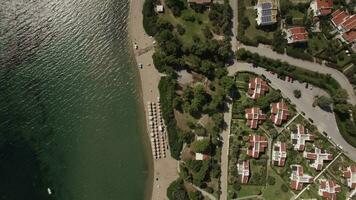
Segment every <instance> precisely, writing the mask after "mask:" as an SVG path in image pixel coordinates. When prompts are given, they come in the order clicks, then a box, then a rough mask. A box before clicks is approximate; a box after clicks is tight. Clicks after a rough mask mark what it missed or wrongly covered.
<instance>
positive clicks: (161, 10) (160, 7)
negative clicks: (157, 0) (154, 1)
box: [156, 5, 164, 13]
mask: <svg viewBox="0 0 356 200" xmlns="http://www.w3.org/2000/svg"><path fill="white" fill-rule="evenodd" d="M156 12H157V13H163V12H164V7H163V5H157V6H156Z"/></svg>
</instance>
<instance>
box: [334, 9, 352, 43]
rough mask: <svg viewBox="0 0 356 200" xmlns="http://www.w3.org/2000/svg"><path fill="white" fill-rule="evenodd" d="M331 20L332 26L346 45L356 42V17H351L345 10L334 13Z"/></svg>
mask: <svg viewBox="0 0 356 200" xmlns="http://www.w3.org/2000/svg"><path fill="white" fill-rule="evenodd" d="M331 15H332V18H331V22H332V24H333V25H334V26H335V28H336V29H337V30H338V32H339V34H340V35H341V37H340V39H341V40H342V41H343V42H345V43H348V44H349V43H355V42H356V15H355V14H353V15H350V14H349V13H348V12H346V11H343V10H340V9H339V10H336V11H335V12H333V13H332V14H331Z"/></svg>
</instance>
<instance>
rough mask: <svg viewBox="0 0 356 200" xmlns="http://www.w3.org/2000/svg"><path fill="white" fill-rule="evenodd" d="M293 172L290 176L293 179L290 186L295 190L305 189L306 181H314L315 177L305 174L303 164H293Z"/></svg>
mask: <svg viewBox="0 0 356 200" xmlns="http://www.w3.org/2000/svg"><path fill="white" fill-rule="evenodd" d="M291 168H292V173H291V176H290V177H289V178H290V180H291V185H290V187H291V188H292V189H293V190H301V189H303V184H304V183H311V182H313V179H314V177H312V176H310V175H308V174H304V172H303V167H302V166H301V165H291Z"/></svg>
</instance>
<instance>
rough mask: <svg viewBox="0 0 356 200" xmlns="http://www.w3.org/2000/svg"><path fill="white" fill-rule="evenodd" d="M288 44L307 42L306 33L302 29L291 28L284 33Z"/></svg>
mask: <svg viewBox="0 0 356 200" xmlns="http://www.w3.org/2000/svg"><path fill="white" fill-rule="evenodd" d="M286 33H287V34H286V37H287V42H288V44H292V43H297V42H306V41H308V32H307V31H306V29H305V28H304V27H293V28H289V29H287V31H286Z"/></svg>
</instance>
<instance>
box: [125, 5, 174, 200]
mask: <svg viewBox="0 0 356 200" xmlns="http://www.w3.org/2000/svg"><path fill="white" fill-rule="evenodd" d="M129 3H130V10H129V15H128V39H129V41H130V44H129V45H131V52H132V54H133V58H134V60H133V61H134V64H135V65H136V67H137V65H138V64H139V63H142V64H143V68H142V69H140V68H138V67H137V68H136V69H135V71H136V73H137V74H138V79H137V80H138V81H139V83H138V87H139V88H138V90H139V95H138V97H139V98H140V100H139V104H140V105H139V106H140V107H141V109H142V110H143V113H142V114H140V118H141V117H142V119H143V121H144V123H143V128H144V135H143V137H144V138H143V139H144V144H145V146H146V145H148V146H147V148H146V149H147V150H148V152H145V154H149V155H148V157H149V161H148V162H149V175H148V177H149V180H147V184H146V186H147V188H145V194H146V196H145V199H153V200H165V199H168V198H167V195H166V191H167V188H168V186H169V184H170V183H171V182H173V181H174V180H175V179H177V178H178V171H177V166H178V161H177V160H175V159H173V158H172V157H171V156H170V152H169V150H168V152H167V157H166V158H161V159H158V160H156V159H154V158H153V155H152V153H151V152H152V148H151V144H150V136H149V126H148V124H149V123H148V118H147V115H146V114H147V113H148V110H147V107H146V104H147V102H148V101H151V102H155V101H157V98H158V97H159V90H158V84H159V81H160V78H161V76H160V74H159V72H158V71H157V70H156V68H155V67H154V65H153V59H152V55H153V53H154V46H153V41H154V39H153V38H152V37H149V36H148V35H147V34H146V33H145V31H144V28H143V15H142V7H143V3H144V0H130V1H129ZM134 44H137V45H138V49H135V48H134ZM140 121H142V120H140Z"/></svg>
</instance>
